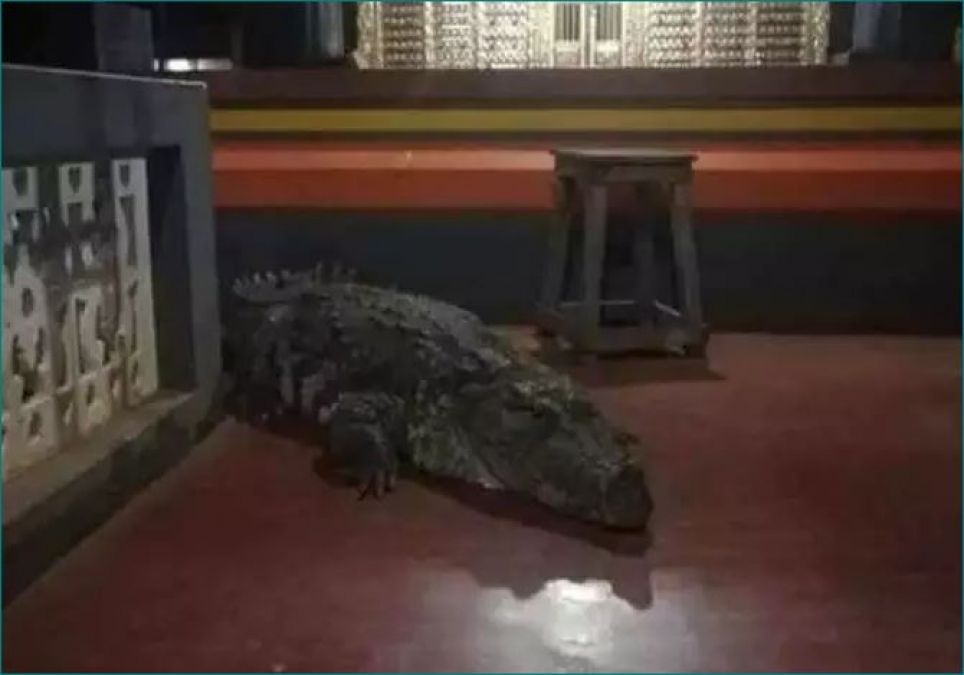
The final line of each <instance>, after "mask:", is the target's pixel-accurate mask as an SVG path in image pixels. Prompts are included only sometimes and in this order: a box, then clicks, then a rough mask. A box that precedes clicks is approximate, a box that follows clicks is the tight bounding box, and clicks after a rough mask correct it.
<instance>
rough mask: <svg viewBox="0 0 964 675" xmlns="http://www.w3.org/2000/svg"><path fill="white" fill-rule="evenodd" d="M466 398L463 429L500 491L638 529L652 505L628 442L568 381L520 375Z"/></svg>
mask: <svg viewBox="0 0 964 675" xmlns="http://www.w3.org/2000/svg"><path fill="white" fill-rule="evenodd" d="M471 398H472V400H471V401H470V402H469V405H468V408H467V412H466V419H465V421H464V422H463V424H464V425H465V426H466V427H467V429H466V430H467V432H468V434H469V436H470V437H471V438H472V439H473V445H475V446H476V447H477V452H479V454H480V455H481V456H482V457H483V458H484V461H485V462H486V464H487V465H488V468H489V470H490V471H491V473H492V474H493V475H494V476H495V477H496V478H497V479H498V480H499V481H500V482H502V483H503V484H504V485H505V487H507V488H509V489H512V490H515V491H518V492H521V493H524V494H528V495H531V496H533V497H535V498H536V499H537V500H539V501H540V502H542V503H544V504H546V505H548V506H550V507H552V508H555V509H558V510H559V511H562V512H564V513H568V514H570V515H573V516H576V517H578V518H581V519H584V520H589V521H592V522H597V523H601V524H603V525H606V526H608V527H613V528H621V529H642V528H645V526H646V523H647V520H648V518H649V514H650V511H651V510H652V502H651V500H650V496H649V492H648V490H647V487H646V480H645V477H644V474H643V471H642V469H640V468H639V467H638V466H637V465H636V464H635V463H634V461H633V454H634V450H636V447H635V444H636V441H635V439H634V438H633V437H631V436H630V435H628V434H626V433H624V432H622V431H620V430H619V429H617V428H616V427H614V426H613V425H612V424H610V423H609V422H608V421H607V420H606V419H605V418H604V417H603V415H602V414H601V413H600V412H599V410H598V409H597V408H596V406H595V405H593V403H592V402H591V401H590V400H589V399H588V397H587V396H586V395H585V394H584V393H583V392H582V391H580V390H579V389H578V388H576V387H575V386H573V384H572V382H571V381H570V380H569V379H568V378H566V377H563V376H560V375H558V374H556V373H554V372H552V371H550V370H548V369H537V370H535V371H533V370H530V369H526V371H525V372H524V373H520V374H518V375H516V376H514V377H508V378H500V379H499V380H498V381H496V382H494V383H491V384H488V385H485V386H482V387H478V388H476V390H475V396H473V397H471Z"/></svg>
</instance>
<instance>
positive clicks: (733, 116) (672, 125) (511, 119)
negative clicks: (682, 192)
mask: <svg viewBox="0 0 964 675" xmlns="http://www.w3.org/2000/svg"><path fill="white" fill-rule="evenodd" d="M211 127H212V129H213V131H215V132H265V133H268V132H274V133H285V132H345V133H352V132H383V133H384V132H390V133H392V132H394V133H405V132H445V131H450V132H451V131H475V132H498V131H509V132H511V131H517V132H524V131H637V132H646V131H650V132H664V131H683V132H767V131H800V132H808V131H958V130H960V128H961V108H960V107H959V106H934V107H862V108H856V107H855V108H850V107H836V108H765V109H761V108H723V109H715V110H714V109H709V110H708V109H693V108H659V109H577V110H573V109H566V110H560V109H545V110H533V109H520V110H504V109H501V110H498V109H497V110H468V109H458V110H439V109H398V110H389V109H380V110H365V109H298V110H292V109H215V110H213V111H212V112H211Z"/></svg>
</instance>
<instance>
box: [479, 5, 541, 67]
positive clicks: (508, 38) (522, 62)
mask: <svg viewBox="0 0 964 675" xmlns="http://www.w3.org/2000/svg"><path fill="white" fill-rule="evenodd" d="M478 12H479V14H478V19H477V20H478V26H479V28H478V34H479V51H478V65H479V67H482V68H525V67H526V66H527V65H528V63H529V3H527V2H480V3H478Z"/></svg>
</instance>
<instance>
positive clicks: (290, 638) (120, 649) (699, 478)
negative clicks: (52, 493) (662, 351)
mask: <svg viewBox="0 0 964 675" xmlns="http://www.w3.org/2000/svg"><path fill="white" fill-rule="evenodd" d="M960 346H961V345H960V341H958V340H941V339H913V338H859V337H848V338H842V337H841V338H832V337H825V338H800V337H779V338H777V337H765V336H720V337H717V338H715V341H714V343H713V345H712V349H711V352H712V353H711V363H712V373H705V372H699V371H698V369H691V370H692V372H686V371H684V370H683V369H682V368H681V367H676V366H674V367H672V368H671V367H670V366H668V365H667V364H665V363H664V362H657V363H653V362H649V363H646V362H641V361H633V362H629V363H627V362H616V363H611V362H606V361H604V362H601V363H599V364H597V365H595V366H587V367H585V368H584V369H583V370H582V371H581V372H580V373H579V376H580V377H583V378H585V379H586V380H587V381H588V382H590V383H591V386H592V387H593V389H594V391H595V393H596V395H597V396H598V399H599V401H600V402H601V403H602V404H603V405H604V406H605V408H607V409H608V410H609V411H610V412H611V414H612V415H613V416H615V417H617V418H619V419H620V420H622V421H625V422H626V423H627V424H628V425H631V426H632V427H634V428H635V429H636V430H637V431H638V432H640V433H641V434H642V435H643V437H644V438H646V439H648V440H649V446H650V449H649V451H648V454H647V456H646V457H645V462H646V464H647V466H648V468H649V474H650V480H651V485H652V489H653V492H654V498H655V501H656V504H657V513H656V515H655V518H654V522H653V539H652V543H651V545H650V547H649V548H648V550H647V549H646V548H645V546H644V545H643V542H641V541H639V540H637V539H635V538H631V537H630V538H611V537H594V536H592V532H593V531H592V530H590V529H586V528H583V527H582V526H576V525H572V524H570V523H568V522H567V521H561V520H559V519H556V518H554V517H550V516H549V515H548V514H545V513H544V512H542V511H541V510H540V509H537V508H527V507H524V506H522V505H520V504H517V503H514V502H513V503H509V502H503V501H502V500H499V499H488V498H483V497H481V496H478V495H474V494H473V493H457V494H456V493H452V492H450V491H449V490H447V489H445V488H441V487H439V486H432V485H425V484H417V483H414V482H411V481H405V482H403V483H402V484H401V486H400V489H399V491H398V492H397V493H395V494H394V495H391V496H390V497H389V498H388V499H386V500H385V501H383V502H380V503H379V502H368V501H366V502H357V501H356V500H355V498H354V495H353V494H352V493H351V492H349V491H346V490H344V489H341V488H337V487H334V486H330V485H328V484H326V483H324V482H322V481H320V480H319V479H318V478H317V477H316V476H315V475H314V474H313V473H312V472H311V470H310V469H309V458H310V451H308V450H307V449H306V448H304V447H302V446H299V445H298V444H296V443H294V442H292V441H288V440H282V439H278V438H274V437H271V436H269V435H267V434H265V433H261V432H255V431H251V430H248V429H246V428H243V427H240V426H237V425H235V424H234V423H226V424H225V425H223V426H222V427H221V428H220V429H219V430H218V431H217V432H216V433H215V435H214V436H213V437H212V438H210V439H209V441H208V442H206V443H205V445H204V446H203V447H202V448H201V449H199V450H198V451H197V452H196V453H195V454H194V455H193V456H192V457H191V458H190V459H189V460H188V461H187V462H186V463H185V464H183V465H182V466H181V467H180V468H179V469H177V470H176V471H175V472H173V473H171V474H169V475H168V476H167V477H166V478H164V479H163V480H162V481H160V482H159V483H158V484H156V485H155V486H154V487H153V488H152V489H150V490H149V491H148V492H147V493H145V494H143V495H142V496H141V497H139V498H138V499H137V500H136V501H135V502H134V503H132V504H131V505H130V506H129V507H128V508H127V509H126V510H125V511H123V512H122V513H121V514H120V515H119V516H118V517H117V518H115V519H114V520H113V521H111V522H110V523H109V524H108V525H107V526H105V527H104V528H102V529H101V530H100V531H99V532H98V533H97V534H96V535H94V536H93V537H91V538H90V539H88V540H87V542H85V544H84V545H82V546H81V547H80V548H78V549H77V550H76V551H75V552H74V553H72V554H71V555H70V556H68V557H67V558H66V559H64V560H63V561H62V562H61V563H60V564H58V565H57V566H56V567H55V568H54V569H53V570H52V571H51V572H50V573H49V574H48V575H47V576H46V577H44V578H43V579H42V580H41V581H40V582H39V583H38V584H37V585H35V586H34V587H33V588H32V589H30V590H29V591H28V592H27V593H26V594H25V595H23V596H21V597H20V598H19V599H18V600H17V601H16V602H15V603H14V604H13V605H12V606H11V607H9V609H8V611H7V612H6V613H5V616H4V625H3V629H4V636H3V637H4V640H3V647H4V662H3V665H4V670H7V671H9V670H31V671H38V670H45V671H63V670H71V671H76V670H98V671H101V670H114V671H117V670H119V671H139V670H141V671H142V670H173V671H185V670H189V671H199V670H200V671H204V670H220V671H234V670H240V671H247V670H257V671H272V670H274V671H299V670H300V671H303V670H342V671H345V670H369V671H396V670H432V671H438V670H443V671H445V670H447V671H456V670H486V671H507V670H537V671H543V672H548V671H556V670H564V671H570V670H576V671H583V670H609V671H613V670H635V671H640V670H661V671H679V670H780V671H783V670H805V671H817V670H819V671H826V670H838V671H840V670H844V671H850V670H861V671H894V670H913V671H928V670H939V671H959V670H960V666H961V615H960V609H961V602H960V599H961V584H960V576H961V557H960V554H961V540H960V529H961V520H960V518H961V511H960V497H961V494H960V480H961V472H960V458H959V452H960V443H959V440H960V410H961V400H960V359H959V353H960Z"/></svg>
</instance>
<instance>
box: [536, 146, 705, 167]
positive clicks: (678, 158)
mask: <svg viewBox="0 0 964 675" xmlns="http://www.w3.org/2000/svg"><path fill="white" fill-rule="evenodd" d="M552 154H553V155H555V156H556V159H569V160H577V161H580V162H592V163H598V164H616V163H618V164H640V165H647V164H648V165H653V164H658V165H666V164H690V163H691V162H692V161H693V160H694V159H696V155H695V154H694V153H692V152H685V151H678V150H655V149H646V148H557V149H555V150H553V151H552Z"/></svg>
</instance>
